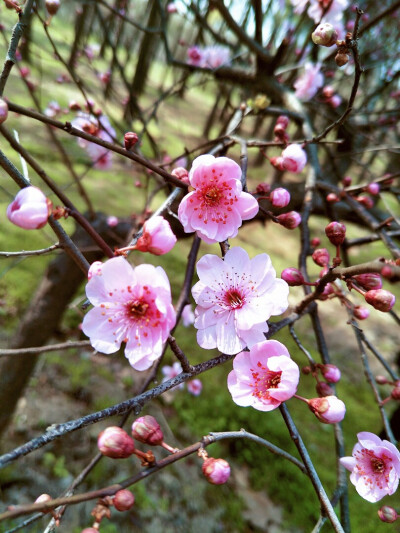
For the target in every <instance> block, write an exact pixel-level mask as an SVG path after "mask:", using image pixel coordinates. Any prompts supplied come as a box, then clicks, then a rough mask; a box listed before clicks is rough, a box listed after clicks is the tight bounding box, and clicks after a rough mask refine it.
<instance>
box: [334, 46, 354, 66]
mask: <svg viewBox="0 0 400 533" xmlns="http://www.w3.org/2000/svg"><path fill="white" fill-rule="evenodd" d="M349 59H350V57H349V55H348V54H346V52H343V51H342V50H339V51H338V53H337V54H336V56H335V63H336V65H337V66H338V67H344V65H347V63H348V62H349Z"/></svg>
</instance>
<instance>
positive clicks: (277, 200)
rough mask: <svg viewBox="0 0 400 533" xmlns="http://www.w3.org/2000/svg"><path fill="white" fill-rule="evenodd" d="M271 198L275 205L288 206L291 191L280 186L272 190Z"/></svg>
mask: <svg viewBox="0 0 400 533" xmlns="http://www.w3.org/2000/svg"><path fill="white" fill-rule="evenodd" d="M269 200H270V202H271V204H272V205H273V206H274V207H286V206H287V205H288V203H289V202H290V193H289V191H287V190H286V189H283V188H282V187H278V188H277V189H274V190H273V191H272V192H271V194H270V196H269Z"/></svg>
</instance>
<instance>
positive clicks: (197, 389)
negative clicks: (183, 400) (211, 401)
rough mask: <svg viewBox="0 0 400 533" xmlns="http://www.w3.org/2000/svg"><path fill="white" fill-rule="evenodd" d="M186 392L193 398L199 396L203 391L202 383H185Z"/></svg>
mask: <svg viewBox="0 0 400 533" xmlns="http://www.w3.org/2000/svg"><path fill="white" fill-rule="evenodd" d="M187 390H188V391H189V392H190V394H193V396H199V395H200V394H201V391H202V390H203V383H202V382H201V381H200V380H199V379H192V380H190V381H188V382H187Z"/></svg>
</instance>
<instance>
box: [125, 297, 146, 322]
mask: <svg viewBox="0 0 400 533" xmlns="http://www.w3.org/2000/svg"><path fill="white" fill-rule="evenodd" d="M148 308H149V304H147V303H145V302H143V301H142V300H135V301H134V302H131V303H130V304H129V311H130V314H131V316H132V317H133V318H142V317H143V316H144V315H145V314H146V313H147V309H148Z"/></svg>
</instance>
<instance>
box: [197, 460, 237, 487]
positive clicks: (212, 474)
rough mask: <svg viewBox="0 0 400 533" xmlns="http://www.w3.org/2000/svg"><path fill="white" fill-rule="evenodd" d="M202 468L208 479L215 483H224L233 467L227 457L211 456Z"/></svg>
mask: <svg viewBox="0 0 400 533" xmlns="http://www.w3.org/2000/svg"><path fill="white" fill-rule="evenodd" d="M202 470H203V474H204V475H205V477H206V479H207V481H208V482H209V483H212V484H213V485H223V484H224V483H226V482H227V481H228V479H229V476H230V475H231V467H230V466H229V463H228V462H227V461H225V459H214V458H213V457H209V458H208V459H206V460H205V461H204V463H203V465H202Z"/></svg>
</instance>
